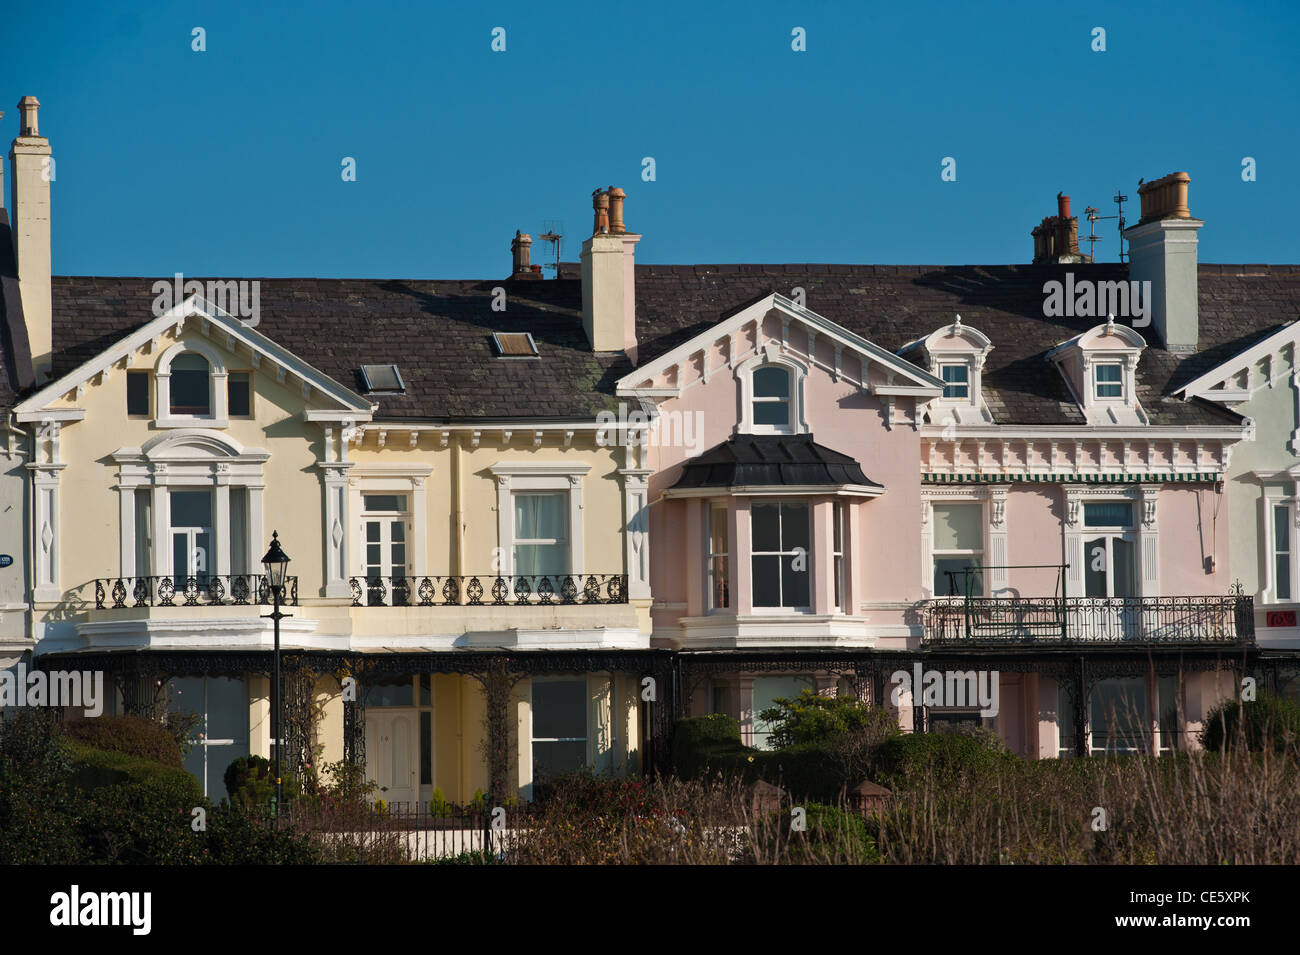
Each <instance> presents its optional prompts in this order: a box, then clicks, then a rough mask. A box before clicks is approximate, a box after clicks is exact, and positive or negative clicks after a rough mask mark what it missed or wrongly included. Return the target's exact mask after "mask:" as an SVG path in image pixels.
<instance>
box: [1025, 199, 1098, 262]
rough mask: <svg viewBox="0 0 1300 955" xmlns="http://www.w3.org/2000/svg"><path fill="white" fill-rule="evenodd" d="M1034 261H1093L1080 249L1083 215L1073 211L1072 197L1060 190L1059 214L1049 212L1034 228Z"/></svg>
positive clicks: (1057, 207)
mask: <svg viewBox="0 0 1300 955" xmlns="http://www.w3.org/2000/svg"><path fill="white" fill-rule="evenodd" d="M1030 235H1032V236H1033V237H1034V265H1048V264H1053V263H1060V264H1072V263H1077V262H1091V261H1092V258H1091V257H1090V256H1087V255H1084V254H1083V253H1082V252H1080V251H1079V217H1078V216H1072V215H1070V197H1069V196H1067V195H1065V194H1064V193H1060V192H1058V193H1057V194H1056V215H1054V216H1048V217H1047V218H1046V219H1044V220H1043V221H1042V222H1041V223H1039V224H1038V225H1037V226H1035V227H1034V228H1033V230H1032V231H1031V232H1030Z"/></svg>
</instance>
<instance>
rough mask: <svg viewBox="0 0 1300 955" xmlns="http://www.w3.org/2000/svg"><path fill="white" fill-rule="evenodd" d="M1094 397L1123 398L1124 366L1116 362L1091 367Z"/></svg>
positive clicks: (1100, 363) (1101, 363)
mask: <svg viewBox="0 0 1300 955" xmlns="http://www.w3.org/2000/svg"><path fill="white" fill-rule="evenodd" d="M1093 370H1094V375H1095V377H1094V379H1093V388H1094V389H1095V390H1094V395H1095V396H1096V397H1097V398H1102V399H1109V398H1123V397H1124V366H1123V365H1121V364H1120V363H1119V362H1117V361H1107V362H1099V363H1097V364H1096V365H1093Z"/></svg>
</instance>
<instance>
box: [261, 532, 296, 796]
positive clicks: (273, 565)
mask: <svg viewBox="0 0 1300 955" xmlns="http://www.w3.org/2000/svg"><path fill="white" fill-rule="evenodd" d="M262 565H263V566H264V567H265V568H266V582H267V584H268V585H269V586H270V588H271V612H270V613H269V614H264V616H267V617H270V618H271V621H272V624H273V625H274V629H275V673H274V674H273V676H272V678H271V748H272V749H273V750H274V753H275V770H274V773H275V796H274V801H273V802H272V805H271V814H272V815H273V816H277V817H278V816H279V813H280V796H281V790H280V784H281V779H280V749H281V744H282V743H283V740H282V739H281V738H280V727H281V726H282V725H283V721H282V720H281V719H280V703H281V694H280V621H281V620H282V619H283V618H285V617H287V616H289V614H287V613H281V612H280V596H281V595H282V594H283V593H284V582H285V574H286V573H287V572H288V570H289V555H288V554H286V553H285V552H284V550H283V549H281V547H280V533H279V532H278V531H272V532H271V546H270V548H269V549H268V550H267V552H266V556H265V557H263V558H262Z"/></svg>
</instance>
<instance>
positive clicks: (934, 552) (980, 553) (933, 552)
mask: <svg viewBox="0 0 1300 955" xmlns="http://www.w3.org/2000/svg"><path fill="white" fill-rule="evenodd" d="M985 503H986V502H985V499H983V498H977V497H968V498H950V497H936V498H933V499H931V500H930V502H929V507H930V517H931V526H932V527H934V526H937V525H936V523H935V518H934V509H935V508H936V507H946V506H948V505H950V504H958V505H968V506H973V507H977V508H979V514H980V519H979V526H980V546H979V548H978V549H974V548H956V549H944V550H941V549H939V548H938V547H936V546H934V536H933V534H932V535H931V537H930V562H929V563H930V568H929V571H930V576H929V579H928V580H927V581H926V588H927V589H928V588H930V587H933V586H934V579H935V573H936V571H937V568H936V566H935V564H936V562H937V561H940V560H943V559H945V558H948V559H951V558H958V557H974V558H976V560H975V561H974V563H976V564H978V565H979V566H980V567H981V568H982V567H983V566H984V555H985V553H986V552H987V551H988V510H987V508H986V507H985ZM988 576H989V572H988V571H986V570H981V571H980V574H979V577H978V579H979V582H980V589H979V592H978V593H972V594H971V596H972V597H984V596H987V592H988V589H989V586H990V585H989V581H988ZM933 596H935V597H947V596H949V594H947V593H946V592H945V593H936V594H933ZM957 596H959V597H964V596H965V594H958V595H957Z"/></svg>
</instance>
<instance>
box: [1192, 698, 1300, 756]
mask: <svg viewBox="0 0 1300 955" xmlns="http://www.w3.org/2000/svg"><path fill="white" fill-rule="evenodd" d="M1297 740H1300V704H1296V703H1294V702H1292V701H1291V700H1288V699H1286V698H1285V697H1280V696H1276V695H1274V694H1272V693H1268V692H1261V693H1260V694H1259V696H1258V698H1257V699H1255V700H1254V701H1252V702H1248V703H1247V702H1243V701H1241V700H1236V699H1229V700H1225V701H1224V702H1222V703H1220V704H1219V705H1218V706H1216V707H1215V708H1214V709H1213V710H1212V711H1211V712H1210V714H1209V715H1208V716H1207V717H1206V718H1205V728H1204V729H1202V730H1201V745H1202V746H1204V747H1205V748H1206V749H1208V750H1211V751H1213V752H1220V751H1222V750H1223V749H1224V748H1225V747H1227V746H1229V745H1232V744H1238V743H1244V745H1245V747H1246V748H1247V749H1249V750H1250V751H1252V752H1259V751H1261V750H1263V749H1265V748H1267V747H1271V748H1272V749H1273V750H1274V751H1276V752H1279V753H1281V752H1285V751H1286V750H1287V749H1288V748H1289V747H1292V746H1294V745H1295V744H1296V742H1297Z"/></svg>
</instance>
